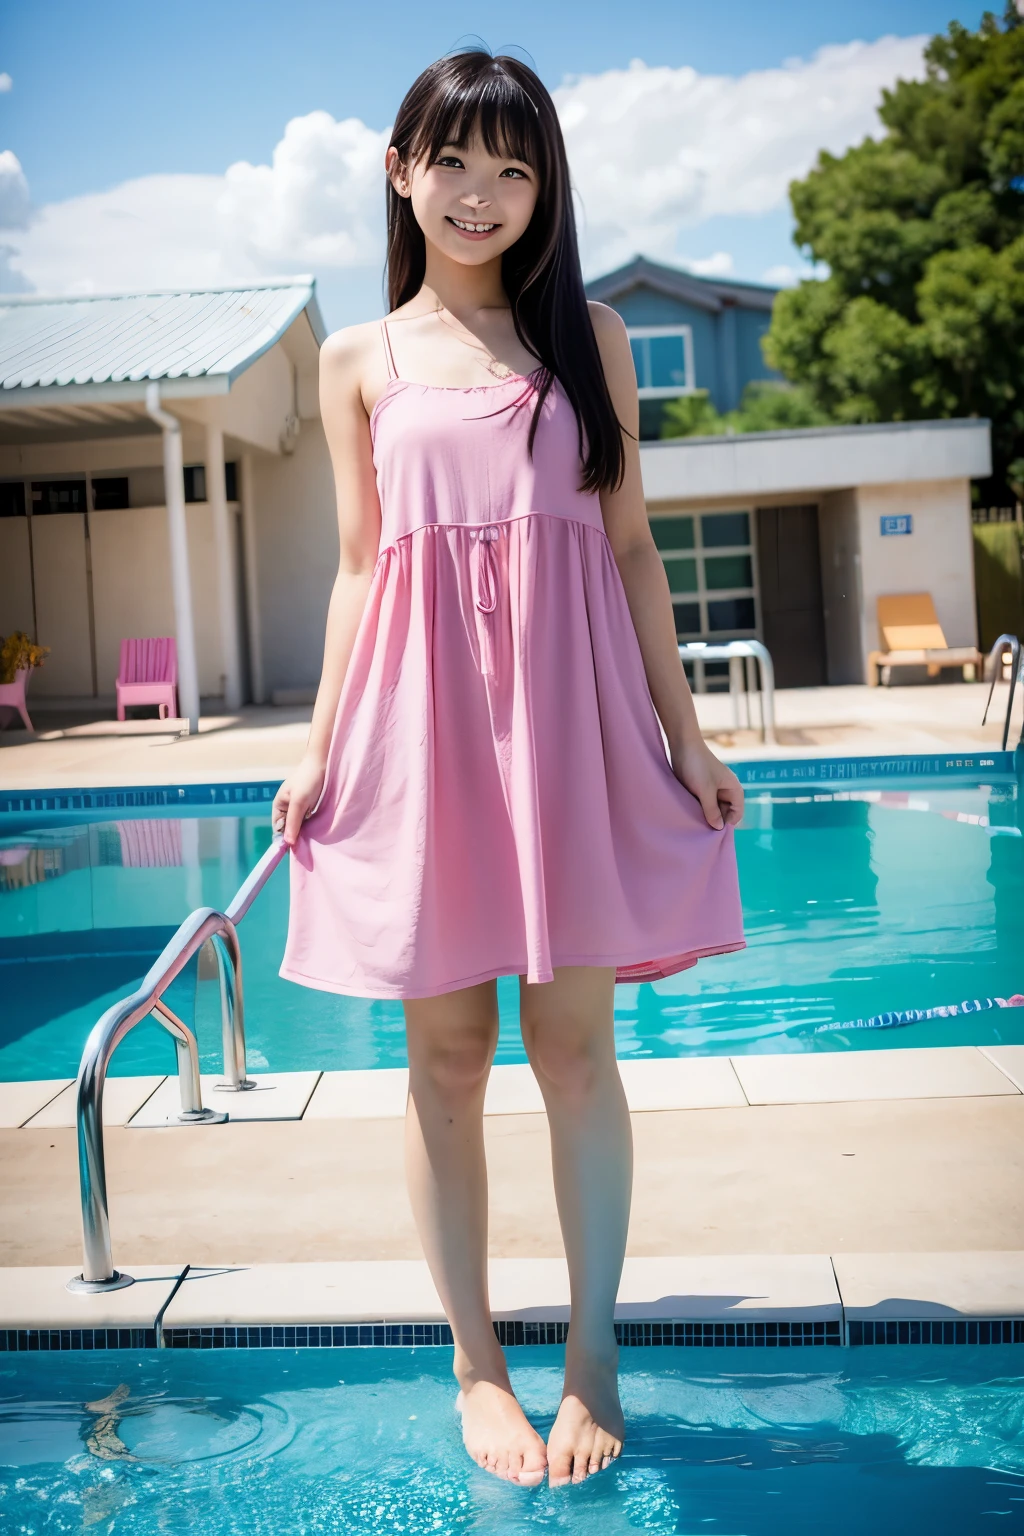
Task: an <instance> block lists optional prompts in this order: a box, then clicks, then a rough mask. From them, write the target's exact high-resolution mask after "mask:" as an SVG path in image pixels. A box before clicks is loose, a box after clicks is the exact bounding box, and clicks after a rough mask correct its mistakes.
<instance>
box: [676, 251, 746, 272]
mask: <svg viewBox="0 0 1024 1536" xmlns="http://www.w3.org/2000/svg"><path fill="white" fill-rule="evenodd" d="M680 265H682V266H684V267H685V268H686V270H687V272H694V273H696V275H697V276H698V277H732V275H733V273H734V272H735V271H736V263H735V261H734V260H733V258H732V255H731V253H730V252H729V251H716V252H715V254H714V255H713V256H701V257H699V258H698V259H697V260H696V261H691V260H690V259H689V258H688V257H686V256H684V257H682V259H681V262H680Z"/></svg>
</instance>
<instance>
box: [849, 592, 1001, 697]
mask: <svg viewBox="0 0 1024 1536" xmlns="http://www.w3.org/2000/svg"><path fill="white" fill-rule="evenodd" d="M878 631H879V636H880V638H881V643H882V646H883V649H882V650H879V651H872V652H871V653H870V655H869V656H868V682H869V683H870V685H871V686H872V687H873V688H874V687H877V685H878V681H879V668H881V667H915V666H916V667H920V666H925V667H927V668H928V676H929V677H938V675H939V673H940V672H941V671H942V669H943V667H959V668H960V669H961V672H962V674H963V676H964V678H965V680H966V678H967V668H968V667H970V668H971V669H972V680H973V677H975V676H977V675H978V668H979V667H980V666H981V655H980V653H979V652H978V651H977V650H976V649H975V648H974V646H973V645H947V643H946V637H945V635H944V634H943V633H942V625H941V624H940V623H939V619H938V615H937V613H936V612H935V604H934V603H933V602H932V599H931V594H930V593H928V592H901V593H898V594H895V595H890V596H887V597H880V598H879V599H878ZM886 681H887V682H888V678H886Z"/></svg>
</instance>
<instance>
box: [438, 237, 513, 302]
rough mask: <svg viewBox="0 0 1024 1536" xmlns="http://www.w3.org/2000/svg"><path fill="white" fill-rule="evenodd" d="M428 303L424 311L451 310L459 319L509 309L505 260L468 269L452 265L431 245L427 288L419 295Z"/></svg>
mask: <svg viewBox="0 0 1024 1536" xmlns="http://www.w3.org/2000/svg"><path fill="white" fill-rule="evenodd" d="M417 299H418V300H425V301H426V302H425V303H424V306H423V307H424V310H426V309H437V308H438V307H440V308H443V309H446V310H448V312H449V313H450V314H453V315H455V316H456V318H458V319H462V318H463V317H466V316H471V315H473V314H475V313H476V312H477V311H478V310H481V309H507V308H508V296H507V294H506V293H505V289H504V285H503V284H502V281H501V257H500V256H496V257H495V258H494V260H493V261H488V262H483V263H482V264H481V265H480V266H464V265H463V263H462V262H460V261H452V260H451V258H450V257H449V256H446V255H445V254H444V253H443V252H442V251H439V250H438V249H437V247H436V246H433V245H431V244H430V242H429V240H428V241H427V264H426V270H425V272H424V274H423V286H422V287H421V288H420V291H419V293H418V295H417Z"/></svg>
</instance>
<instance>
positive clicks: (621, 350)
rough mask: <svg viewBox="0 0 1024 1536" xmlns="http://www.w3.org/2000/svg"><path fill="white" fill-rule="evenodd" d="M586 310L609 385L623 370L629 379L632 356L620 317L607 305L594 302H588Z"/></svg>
mask: <svg viewBox="0 0 1024 1536" xmlns="http://www.w3.org/2000/svg"><path fill="white" fill-rule="evenodd" d="M587 308H588V309H589V311H590V323H591V324H592V325H593V327H594V335H595V337H596V338H597V350H598V351H599V352H600V354H601V361H602V363H603V364H604V371H605V374H606V375H607V377H608V382H609V384H610V383H611V381H612V377H613V375H615V374H619V373H622V372H623V371H624V370H625V373H626V376H627V377H629V376H630V374H631V373H632V354H631V353H630V350H629V337H628V336H627V335H626V326H625V323H624V321H623V319H622V316H621V315H619V314H616V312H615V310H614V309H609V307H608V305H607V304H598V303H597V302H596V301H595V300H589V301H588V303H587Z"/></svg>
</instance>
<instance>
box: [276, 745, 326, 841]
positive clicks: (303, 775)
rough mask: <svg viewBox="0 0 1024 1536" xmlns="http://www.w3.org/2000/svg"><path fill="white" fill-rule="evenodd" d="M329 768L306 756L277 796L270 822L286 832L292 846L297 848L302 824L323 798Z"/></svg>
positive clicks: (278, 830) (285, 835) (277, 830)
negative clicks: (296, 844) (326, 773)
mask: <svg viewBox="0 0 1024 1536" xmlns="http://www.w3.org/2000/svg"><path fill="white" fill-rule="evenodd" d="M325 772H326V770H325V769H324V766H323V764H322V763H317V762H312V761H310V760H309V759H308V758H303V760H302V762H301V763H300V764H299V766H298V767H297V768H296V770H295V772H294V773H290V774H289V775H288V777H287V778H286V779H285V781H284V783H283V784H282V785H281V788H280V789H279V790H278V792H277V794H276V795H275V796H274V805H273V809H272V810H271V812H270V825H271V826H272V827H273V829H274V831H275V832H283V833H284V840H285V842H286V843H287V844H288V847H289V848H294V846H295V843H296V840H297V838H298V835H299V832H300V831H301V828H302V823H303V822H304V821H305V819H306V817H307V816H308V815H309V814H310V812H311V811H312V809H313V807H314V806H315V805H316V803H317V801H318V800H319V798H320V795H321V792H322V790H323V787H324V776H325Z"/></svg>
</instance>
